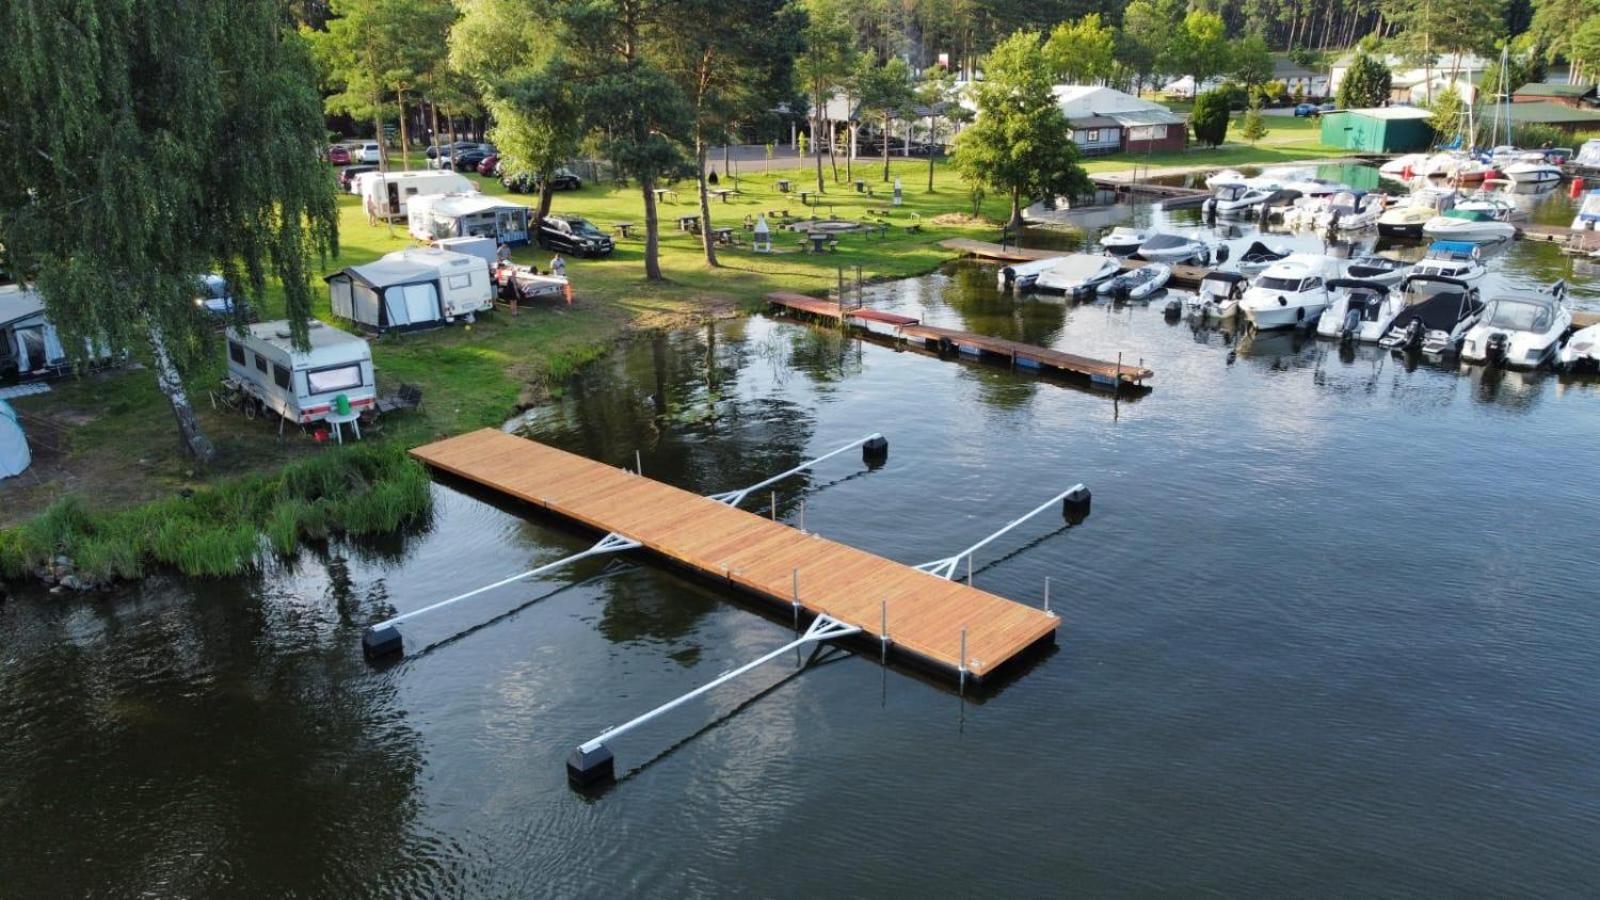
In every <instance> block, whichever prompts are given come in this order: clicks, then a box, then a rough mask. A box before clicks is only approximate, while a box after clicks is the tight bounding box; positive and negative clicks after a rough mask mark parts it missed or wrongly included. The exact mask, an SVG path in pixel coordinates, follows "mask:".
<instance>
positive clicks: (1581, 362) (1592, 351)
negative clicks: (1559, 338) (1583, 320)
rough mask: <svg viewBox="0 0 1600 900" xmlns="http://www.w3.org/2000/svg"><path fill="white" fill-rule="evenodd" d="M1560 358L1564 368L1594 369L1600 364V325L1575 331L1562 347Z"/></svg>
mask: <svg viewBox="0 0 1600 900" xmlns="http://www.w3.org/2000/svg"><path fill="white" fill-rule="evenodd" d="M1558 359H1559V361H1560V363H1561V367H1562V368H1563V369H1593V368H1596V367H1597V366H1600V325H1590V326H1589V327H1588V328H1580V329H1578V330H1577V331H1574V332H1573V333H1572V337H1570V338H1567V343H1566V344H1565V345H1564V346H1563V347H1562V348H1561V355H1560V357H1558Z"/></svg>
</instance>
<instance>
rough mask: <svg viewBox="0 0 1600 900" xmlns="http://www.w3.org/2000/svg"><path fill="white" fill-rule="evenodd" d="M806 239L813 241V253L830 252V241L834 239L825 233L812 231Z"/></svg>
mask: <svg viewBox="0 0 1600 900" xmlns="http://www.w3.org/2000/svg"><path fill="white" fill-rule="evenodd" d="M806 237H808V238H810V239H811V252H812V253H825V252H827V250H828V239H829V238H830V237H832V235H830V234H828V233H827V232H825V231H812V232H808V233H807V234H806Z"/></svg>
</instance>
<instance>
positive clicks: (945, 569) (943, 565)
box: [915, 484, 1087, 579]
mask: <svg viewBox="0 0 1600 900" xmlns="http://www.w3.org/2000/svg"><path fill="white" fill-rule="evenodd" d="M1084 490H1087V488H1085V487H1084V486H1083V485H1082V484H1075V485H1073V486H1072V487H1069V488H1067V489H1066V490H1064V491H1062V492H1061V493H1059V494H1057V495H1055V496H1054V497H1051V498H1050V499H1049V500H1046V501H1045V502H1043V503H1041V504H1039V505H1038V506H1036V507H1034V508H1033V510H1032V511H1031V512H1028V513H1026V514H1024V515H1022V516H1019V517H1017V518H1015V519H1012V520H1011V521H1010V522H1008V523H1007V524H1006V525H1005V527H1003V528H1001V529H1000V530H999V531H996V532H994V533H993V534H991V535H989V536H988V537H986V538H984V539H983V540H981V541H979V542H977V543H976V544H973V545H972V546H971V547H968V548H967V549H965V550H963V551H961V552H960V553H957V554H955V555H954V556H946V557H944V558H943V559H936V560H933V561H932V562H925V563H923V564H922V565H920V566H916V567H915V568H918V569H921V570H922V571H924V572H928V573H929V574H932V575H937V576H938V577H940V578H944V579H951V578H954V577H955V575H956V567H957V566H958V565H960V564H961V561H962V560H963V559H967V558H969V557H971V556H972V554H973V553H976V552H977V551H978V550H981V549H983V547H984V546H986V545H987V544H989V543H990V542H991V541H993V540H994V539H996V538H998V537H1000V536H1001V535H1003V534H1005V533H1006V532H1008V531H1010V530H1011V529H1013V528H1016V527H1017V526H1018V525H1021V524H1022V523H1023V522H1026V521H1028V520H1029V519H1031V518H1033V517H1034V516H1037V515H1038V514H1039V513H1042V512H1044V511H1045V510H1047V509H1049V508H1050V507H1052V506H1054V505H1055V504H1057V503H1060V502H1061V501H1062V500H1065V499H1066V498H1067V497H1069V496H1071V495H1072V494H1075V493H1077V492H1079V491H1084Z"/></svg>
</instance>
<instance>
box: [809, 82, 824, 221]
mask: <svg viewBox="0 0 1600 900" xmlns="http://www.w3.org/2000/svg"><path fill="white" fill-rule="evenodd" d="M812 87H813V89H814V90H813V92H812V95H811V106H812V114H811V152H812V153H813V154H815V155H816V157H817V193H819V194H820V193H822V83H821V82H820V81H819V82H814V83H813V85H812Z"/></svg>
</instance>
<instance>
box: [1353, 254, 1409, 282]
mask: <svg viewBox="0 0 1600 900" xmlns="http://www.w3.org/2000/svg"><path fill="white" fill-rule="evenodd" d="M1409 274H1411V263H1408V262H1406V261H1405V260H1403V259H1393V258H1391V257H1388V256H1377V255H1374V254H1367V255H1365V256H1357V257H1354V258H1352V259H1351V260H1350V261H1349V262H1347V263H1345V267H1344V275H1345V277H1346V278H1354V279H1357V280H1359V281H1375V282H1377V283H1378V284H1382V285H1386V286H1388V287H1394V286H1395V285H1397V284H1399V283H1400V282H1401V281H1402V280H1404V279H1405V277H1406V276H1407V275H1409Z"/></svg>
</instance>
